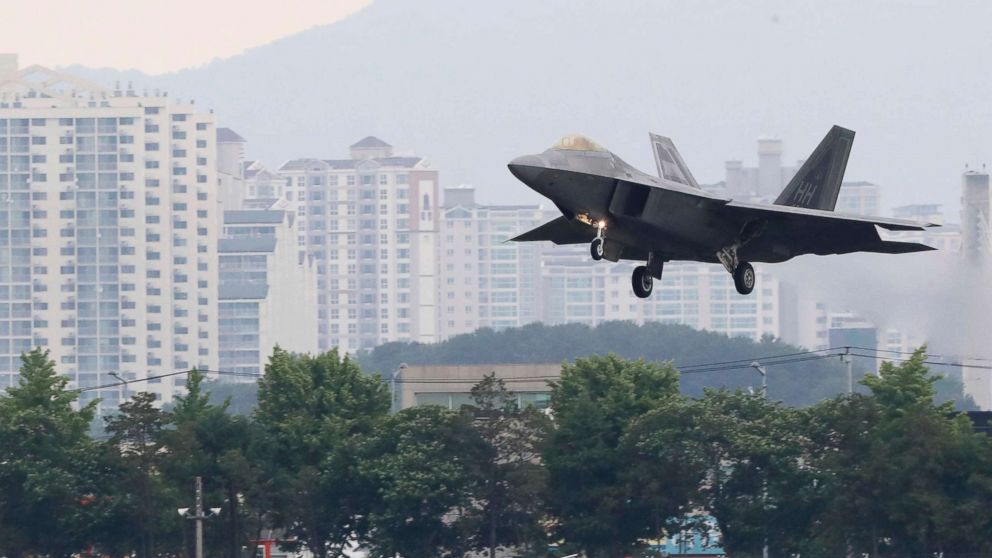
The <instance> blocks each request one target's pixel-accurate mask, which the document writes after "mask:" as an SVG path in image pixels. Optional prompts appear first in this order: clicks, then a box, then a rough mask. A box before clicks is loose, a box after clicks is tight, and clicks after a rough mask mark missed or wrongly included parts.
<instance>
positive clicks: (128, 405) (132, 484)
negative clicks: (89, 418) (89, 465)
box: [97, 392, 177, 558]
mask: <svg viewBox="0 0 992 558" xmlns="http://www.w3.org/2000/svg"><path fill="white" fill-rule="evenodd" d="M105 420H106V432H107V433H108V434H110V439H109V440H107V442H106V443H104V444H102V448H103V451H102V452H101V455H102V457H103V463H104V475H103V476H104V484H105V485H106V486H107V491H108V492H109V493H110V494H112V500H113V502H112V505H111V509H112V513H110V514H108V515H107V516H106V518H105V519H106V520H105V521H104V523H103V524H102V525H99V526H97V530H98V531H99V532H100V533H103V535H104V536H103V537H102V540H101V542H102V543H103V545H102V546H103V547H104V549H105V550H116V551H117V553H130V552H131V551H132V550H136V551H137V556H138V557H139V558H147V557H151V556H155V555H157V554H158V553H159V552H161V551H163V550H164V549H165V548H168V547H169V546H171V545H174V544H175V542H176V537H175V527H176V521H175V520H174V518H173V516H174V515H175V513H174V510H175V508H176V507H177V506H176V494H175V491H174V490H171V489H170V487H169V486H168V485H167V484H166V483H165V482H164V479H163V478H162V477H161V475H160V467H161V464H162V460H163V458H164V451H163V450H164V448H165V446H164V440H163V433H164V431H165V428H166V426H167V425H168V424H169V422H170V421H171V415H170V414H169V413H166V412H163V411H162V410H161V409H159V408H158V407H156V406H155V394H153V393H148V392H144V393H137V394H135V395H134V397H132V398H131V400H129V401H125V402H123V403H121V405H120V413H119V414H117V415H114V416H112V417H107V418H106V419H105ZM170 512H172V513H170ZM169 535H172V537H171V538H170V537H169Z"/></svg>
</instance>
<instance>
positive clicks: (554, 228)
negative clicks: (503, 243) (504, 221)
mask: <svg viewBox="0 0 992 558" xmlns="http://www.w3.org/2000/svg"><path fill="white" fill-rule="evenodd" d="M593 238H596V230H595V229H594V228H592V227H590V226H589V225H586V224H585V223H581V222H579V221H569V220H568V219H566V218H565V217H559V218H557V219H555V220H553V221H549V222H547V223H545V224H543V225H541V226H540V227H537V228H536V229H531V230H529V231H527V232H525V233H523V234H521V235H519V236H516V237H514V238H511V239H510V240H511V241H513V242H527V241H535V240H547V241H550V242H554V243H555V244H585V243H588V242H592V239H593Z"/></svg>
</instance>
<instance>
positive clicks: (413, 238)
mask: <svg viewBox="0 0 992 558" xmlns="http://www.w3.org/2000/svg"><path fill="white" fill-rule="evenodd" d="M278 174H279V175H280V176H282V177H284V178H286V179H287V182H286V192H285V195H286V199H287V200H288V202H289V203H290V204H291V207H292V208H294V209H295V210H296V212H297V217H298V228H299V233H298V237H297V241H298V245H299V247H300V249H301V250H303V251H304V252H306V253H307V254H309V255H310V256H312V257H313V259H314V265H315V266H316V270H317V284H318V286H317V293H318V294H317V298H318V302H317V304H318V319H319V328H318V332H319V342H320V349H321V350H328V349H331V348H334V347H338V348H340V349H341V350H342V351H347V352H352V351H355V350H358V349H364V348H372V347H375V346H376V345H379V344H381V343H384V342H388V341H405V340H410V341H423V342H432V341H435V340H437V314H436V307H435V300H436V297H437V284H436V273H437V263H436V251H437V238H436V237H437V218H438V210H437V208H438V199H437V192H438V171H436V170H434V169H433V168H431V165H430V163H429V162H428V161H427V160H426V159H424V158H423V157H418V156H399V155H395V154H394V153H393V148H392V146H390V145H389V144H387V143H386V142H384V141H382V140H380V139H378V138H374V137H371V136H370V137H367V138H365V139H363V140H361V141H359V142H358V143H355V144H354V145H352V146H351V153H350V157H349V158H347V159H295V160H292V161H288V162H286V163H285V164H283V165H282V166H281V167H280V168H279V171H278Z"/></svg>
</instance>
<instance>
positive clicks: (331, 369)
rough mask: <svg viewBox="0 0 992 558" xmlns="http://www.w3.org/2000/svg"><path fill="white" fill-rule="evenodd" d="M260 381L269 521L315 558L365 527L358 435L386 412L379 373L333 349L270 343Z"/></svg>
mask: <svg viewBox="0 0 992 558" xmlns="http://www.w3.org/2000/svg"><path fill="white" fill-rule="evenodd" d="M265 370H266V373H265V376H264V377H263V378H262V379H261V380H260V381H259V392H258V408H257V410H256V412H255V420H256V421H257V423H258V426H259V429H260V432H261V438H262V439H263V440H264V443H265V452H266V453H267V454H268V455H270V456H271V457H270V459H271V462H270V463H269V464H268V468H267V471H266V474H267V476H268V478H269V480H268V484H269V487H270V491H269V493H270V495H271V499H272V500H271V504H272V508H271V510H272V516H273V521H275V522H276V523H278V524H279V525H284V526H286V528H287V531H288V533H289V534H291V535H294V536H297V537H299V538H300V540H302V541H305V542H306V544H307V546H308V547H309V548H310V550H311V551H312V552H314V554H315V555H316V556H333V557H336V556H338V555H339V554H340V553H341V552H342V550H343V549H344V548H345V547H346V546H347V545H348V544H349V541H350V540H352V539H353V538H355V537H357V538H359V539H361V538H363V537H364V534H365V532H366V531H367V528H368V527H367V521H368V515H369V514H368V511H367V510H368V507H369V503H370V498H371V496H370V490H371V489H370V487H369V486H368V484H367V483H366V482H364V480H363V477H362V476H361V475H360V474H359V458H360V455H361V449H362V443H363V441H364V439H365V438H366V437H368V436H371V435H372V434H373V432H374V431H375V428H376V425H377V424H378V423H379V422H380V421H381V420H382V419H383V417H385V416H386V414H387V412H388V410H389V393H388V390H387V389H386V387H385V385H384V384H382V382H380V380H379V378H378V377H372V376H368V375H365V374H363V373H362V371H361V370H360V369H359V368H358V366H357V365H356V364H355V362H354V361H352V360H350V359H349V358H347V357H345V358H341V357H340V356H339V355H338V353H337V351H336V350H335V351H331V352H329V353H325V354H322V355H318V356H310V355H302V356H301V355H292V354H290V353H288V352H286V351H284V350H282V349H279V348H276V349H275V351H274V352H273V354H272V357H271V358H270V359H269V364H268V365H267V366H266V368H265Z"/></svg>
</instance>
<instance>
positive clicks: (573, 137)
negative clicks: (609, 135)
mask: <svg viewBox="0 0 992 558" xmlns="http://www.w3.org/2000/svg"><path fill="white" fill-rule="evenodd" d="M551 149H563V150H566V151H599V152H601V153H606V152H607V151H606V149H604V148H603V146H601V145H599V144H598V143H596V142H594V141H592V140H591V139H589V138H587V137H585V136H583V135H582V134H569V135H567V136H565V137H563V138H561V139H560V140H558V141H557V142H556V143H555V144H554V145H552V146H551Z"/></svg>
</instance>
